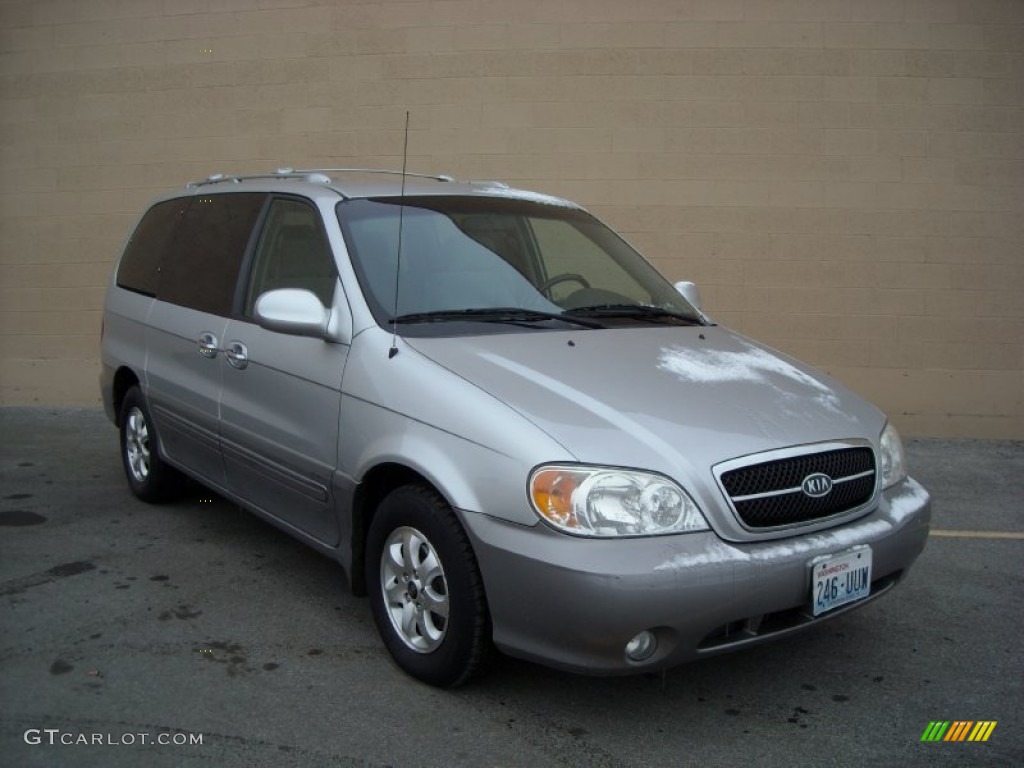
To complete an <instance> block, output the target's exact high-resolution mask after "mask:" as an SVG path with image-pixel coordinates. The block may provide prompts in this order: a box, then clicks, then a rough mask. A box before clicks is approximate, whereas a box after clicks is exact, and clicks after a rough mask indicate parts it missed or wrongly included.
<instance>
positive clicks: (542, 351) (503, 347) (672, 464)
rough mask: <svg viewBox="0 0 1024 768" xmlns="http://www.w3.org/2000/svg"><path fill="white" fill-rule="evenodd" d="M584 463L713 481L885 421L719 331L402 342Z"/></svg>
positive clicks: (875, 431) (777, 357)
mask: <svg viewBox="0 0 1024 768" xmlns="http://www.w3.org/2000/svg"><path fill="white" fill-rule="evenodd" d="M406 342H407V343H408V344H409V345H410V346H412V347H413V348H414V349H416V350H418V351H419V352H421V353H422V354H423V355H425V356H426V357H428V358H430V359H431V360H433V361H434V362H436V363H437V364H439V365H441V366H443V367H445V368H447V369H448V370H450V371H452V372H453V373H455V374H456V375H458V376H460V377H462V378H464V379H466V380H468V381H469V382H471V383H473V384H475V385H476V386H478V387H480V388H481V389H483V390H485V391H486V392H488V393H490V394H491V395H492V396H494V397H496V398H498V399H499V400H501V401H502V402H504V403H505V404H507V405H508V406H509V407H511V408H513V409H514V410H516V411H518V412H519V413H521V414H522V415H524V416H525V417H526V418H528V419H529V420H530V421H532V422H533V423H534V424H536V425H537V426H538V427H539V428H541V429H542V430H544V431H545V432H546V433H548V434H549V435H550V436H551V437H552V438H554V439H555V440H557V441H558V442H559V443H560V444H561V445H562V446H563V447H564V448H565V449H566V450H567V451H568V452H569V453H570V454H571V455H573V456H575V457H576V458H577V460H579V461H581V462H586V463H595V464H608V465H614V466H622V467H637V468H644V469H651V470H655V471H660V472H663V473H665V474H668V475H670V476H675V477H677V478H679V479H683V478H682V477H680V475H684V476H685V475H689V476H690V477H694V476H695V475H694V473H696V476H697V477H701V478H702V479H707V478H708V474H709V472H710V467H711V466H712V465H714V464H716V463H718V462H720V461H724V460H726V459H732V458H736V457H739V456H744V455H748V454H751V453H758V452H760V451H766V450H772V449H776V448H781V447H787V446H792V445H801V444H807V443H816V442H823V441H828V440H836V439H849V438H863V439H867V440H869V441H871V443H872V444H875V443H877V440H878V436H879V433H880V432H881V431H882V427H883V426H884V424H885V419H884V416H883V415H882V414H881V413H880V412H879V411H878V410H877V409H876V408H874V407H873V406H872V405H870V404H869V403H867V402H865V401H864V400H863V399H862V398H860V397H858V396H857V395H855V394H853V393H852V392H850V391H849V390H847V389H845V388H844V387H843V386H842V385H840V384H838V383H837V382H835V381H834V380H832V379H830V378H828V377H827V376H825V375H824V374H822V373H820V372H817V371H814V370H813V369H811V368H808V367H806V366H804V365H802V364H800V363H798V362H797V361H795V360H793V359H791V358H788V357H786V356H784V355H782V354H781V353H779V352H776V351H774V350H771V349H769V348H767V347H764V346H761V345H759V344H757V343H755V342H753V341H751V340H750V339H747V338H745V337H743V336H741V335H739V334H737V333H734V332H732V331H730V330H728V329H726V328H722V327H720V326H710V327H698V326H692V327H668V328H665V327H661V328H651V327H639V328H637V327H633V328H620V329H601V330H581V331H577V330H572V331H542V330H536V331H530V332H526V333H508V334H501V333H498V334H489V335H482V336H469V337H467V336H459V337H454V338H453V337H445V338H406Z"/></svg>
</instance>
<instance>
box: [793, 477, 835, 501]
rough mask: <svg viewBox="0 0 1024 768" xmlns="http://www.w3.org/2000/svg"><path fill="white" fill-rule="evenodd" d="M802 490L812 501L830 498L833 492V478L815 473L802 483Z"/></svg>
mask: <svg viewBox="0 0 1024 768" xmlns="http://www.w3.org/2000/svg"><path fill="white" fill-rule="evenodd" d="M800 489H801V490H802V491H803V492H804V493H805V494H807V495H808V496H810V497H811V498H812V499H817V498H820V497H822V496H828V494H829V493H830V492H831V491H832V478H831V477H829V476H828V475H824V474H822V473H821V472H815V473H814V474H813V475H808V476H807V477H805V478H804V481H803V482H802V483H800Z"/></svg>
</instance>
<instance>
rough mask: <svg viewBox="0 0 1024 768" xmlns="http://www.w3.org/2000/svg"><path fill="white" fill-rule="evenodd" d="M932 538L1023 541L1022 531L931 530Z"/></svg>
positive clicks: (1023, 533)
mask: <svg viewBox="0 0 1024 768" xmlns="http://www.w3.org/2000/svg"><path fill="white" fill-rule="evenodd" d="M930 533H931V535H932V536H943V537H946V538H950V539H1024V531H950V530H943V529H942V528H932V530H931V531H930Z"/></svg>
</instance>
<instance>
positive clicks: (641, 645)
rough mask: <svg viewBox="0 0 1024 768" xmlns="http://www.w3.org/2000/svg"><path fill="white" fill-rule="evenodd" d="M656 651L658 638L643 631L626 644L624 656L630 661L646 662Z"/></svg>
mask: <svg viewBox="0 0 1024 768" xmlns="http://www.w3.org/2000/svg"><path fill="white" fill-rule="evenodd" d="M656 650H658V638H656V637H655V636H654V633H653V632H650V631H649V630H646V629H645V630H644V631H643V632H641V633H640V634H638V635H637V636H636V637H634V638H633V639H632V640H630V641H629V642H628V643H626V655H627V656H628V657H629V658H630V660H631V661H646V660H647V659H649V658H651V656H653V655H654V652H655V651H656Z"/></svg>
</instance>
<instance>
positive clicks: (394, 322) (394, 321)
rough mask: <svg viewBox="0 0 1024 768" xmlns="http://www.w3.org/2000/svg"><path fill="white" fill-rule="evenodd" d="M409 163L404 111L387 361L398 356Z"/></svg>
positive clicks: (406, 112) (407, 125)
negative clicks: (400, 188) (403, 226)
mask: <svg viewBox="0 0 1024 768" xmlns="http://www.w3.org/2000/svg"><path fill="white" fill-rule="evenodd" d="M408 162H409V110H405V144H404V146H403V147H402V193H401V195H400V197H399V203H398V253H397V254H396V255H395V313H394V315H393V316H392V318H391V349H389V350H388V360H390V359H391V358H393V357H394V356H395V355H397V354H398V286H399V284H400V283H399V278H400V277H401V270H402V220H403V219H404V218H405V216H404V214H405V176H406V169H407V167H408Z"/></svg>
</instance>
